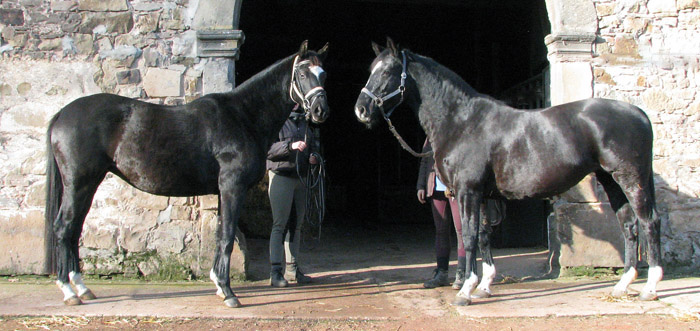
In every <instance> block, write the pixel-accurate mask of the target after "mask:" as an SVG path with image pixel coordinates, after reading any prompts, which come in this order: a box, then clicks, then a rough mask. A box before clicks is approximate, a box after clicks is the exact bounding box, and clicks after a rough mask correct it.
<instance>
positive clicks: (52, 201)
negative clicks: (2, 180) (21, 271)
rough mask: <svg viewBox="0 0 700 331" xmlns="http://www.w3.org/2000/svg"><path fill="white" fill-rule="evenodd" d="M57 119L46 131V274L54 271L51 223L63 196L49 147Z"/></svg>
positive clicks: (54, 160) (54, 250) (51, 150)
mask: <svg viewBox="0 0 700 331" xmlns="http://www.w3.org/2000/svg"><path fill="white" fill-rule="evenodd" d="M56 119H58V114H56V116H54V117H53V118H52V119H51V122H49V128H48V130H47V131H46V159H47V161H46V209H45V212H44V272H45V273H47V274H54V273H56V260H57V258H56V254H57V253H56V233H54V228H53V223H54V221H55V220H56V217H58V210H59V208H60V207H61V198H62V196H63V180H62V179H61V174H60V173H59V172H58V165H57V164H56V158H55V156H54V154H53V148H52V147H51V131H52V129H53V125H54V123H55V122H56Z"/></svg>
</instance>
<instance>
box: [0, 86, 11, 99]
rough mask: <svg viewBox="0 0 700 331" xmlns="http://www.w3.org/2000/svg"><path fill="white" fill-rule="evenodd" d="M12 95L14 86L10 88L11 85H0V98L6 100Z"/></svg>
mask: <svg viewBox="0 0 700 331" xmlns="http://www.w3.org/2000/svg"><path fill="white" fill-rule="evenodd" d="M10 95H12V86H10V84H6V83H0V96H2V97H3V98H4V97H8V96H10Z"/></svg>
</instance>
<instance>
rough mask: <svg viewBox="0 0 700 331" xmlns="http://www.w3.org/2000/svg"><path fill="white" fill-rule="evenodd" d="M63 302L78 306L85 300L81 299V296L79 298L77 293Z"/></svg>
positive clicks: (67, 304)
mask: <svg viewBox="0 0 700 331" xmlns="http://www.w3.org/2000/svg"><path fill="white" fill-rule="evenodd" d="M63 303H65V304H66V306H78V305H82V304H83V302H82V301H80V298H78V297H77V296H75V295H74V296H72V297H70V298H68V299H65V300H63Z"/></svg>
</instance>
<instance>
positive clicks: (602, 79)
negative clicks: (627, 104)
mask: <svg viewBox="0 0 700 331" xmlns="http://www.w3.org/2000/svg"><path fill="white" fill-rule="evenodd" d="M593 75H594V76H595V82H596V83H599V84H608V85H616V83H615V81H614V80H613V79H612V76H610V74H609V73H607V72H606V71H605V69H601V68H595V69H593Z"/></svg>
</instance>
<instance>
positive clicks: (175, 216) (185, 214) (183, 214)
mask: <svg viewBox="0 0 700 331" xmlns="http://www.w3.org/2000/svg"><path fill="white" fill-rule="evenodd" d="M170 219H172V220H182V221H188V220H191V219H192V207H190V206H173V209H172V212H171V213H170Z"/></svg>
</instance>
